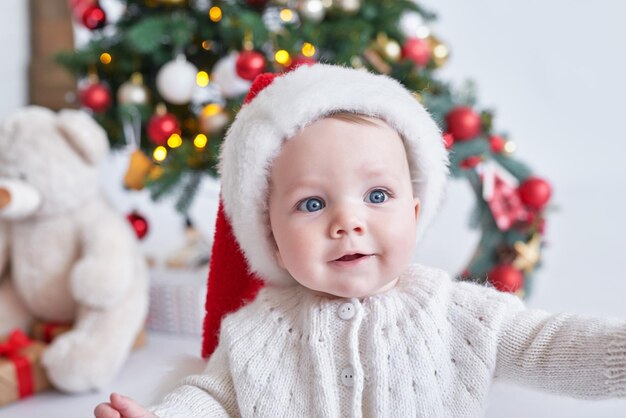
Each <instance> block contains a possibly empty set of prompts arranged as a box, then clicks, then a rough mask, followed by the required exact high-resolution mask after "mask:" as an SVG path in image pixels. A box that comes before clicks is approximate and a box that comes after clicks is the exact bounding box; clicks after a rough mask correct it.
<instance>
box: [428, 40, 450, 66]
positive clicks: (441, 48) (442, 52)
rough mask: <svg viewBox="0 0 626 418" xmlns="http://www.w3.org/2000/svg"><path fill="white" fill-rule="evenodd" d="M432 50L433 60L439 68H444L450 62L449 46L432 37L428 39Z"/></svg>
mask: <svg viewBox="0 0 626 418" xmlns="http://www.w3.org/2000/svg"><path fill="white" fill-rule="evenodd" d="M428 44H429V45H430V50H431V51H433V55H432V59H433V62H434V63H435V65H436V66H437V67H442V66H443V65H445V63H446V62H447V61H448V57H449V56H450V51H449V50H448V47H447V45H445V44H444V43H442V42H441V41H440V40H439V39H438V38H436V37H434V36H430V37H429V38H428Z"/></svg>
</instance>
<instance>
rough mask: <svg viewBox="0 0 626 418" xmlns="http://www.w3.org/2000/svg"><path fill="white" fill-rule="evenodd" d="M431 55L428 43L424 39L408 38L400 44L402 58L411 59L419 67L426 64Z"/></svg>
mask: <svg viewBox="0 0 626 418" xmlns="http://www.w3.org/2000/svg"><path fill="white" fill-rule="evenodd" d="M431 56H432V51H431V49H430V44H429V43H428V42H427V41H425V40H424V39H420V38H409V39H407V40H406V42H405V43H404V45H403V46H402V58H406V59H409V60H411V61H413V62H414V63H415V65H417V66H418V67H420V68H424V67H426V65H428V62H429V61H430V58H431Z"/></svg>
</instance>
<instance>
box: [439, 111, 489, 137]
mask: <svg viewBox="0 0 626 418" xmlns="http://www.w3.org/2000/svg"><path fill="white" fill-rule="evenodd" d="M446 123H447V125H448V132H450V133H451V134H452V135H453V136H454V139H455V140H458V141H465V140H468V139H472V138H475V137H477V136H478V135H480V132H481V130H482V123H481V121H480V115H479V114H478V113H476V112H474V110H473V109H472V108H471V107H467V106H458V107H455V108H454V109H452V110H451V111H450V112H449V113H448V114H447V115H446Z"/></svg>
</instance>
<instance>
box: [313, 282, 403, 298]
mask: <svg viewBox="0 0 626 418" xmlns="http://www.w3.org/2000/svg"><path fill="white" fill-rule="evenodd" d="M397 283H398V279H397V278H395V279H393V280H391V281H389V282H388V283H387V284H385V285H383V286H381V287H378V288H369V287H368V288H353V287H349V288H343V289H332V290H331V289H329V290H326V291H324V290H319V289H309V290H311V291H312V292H314V293H315V294H316V295H318V296H321V297H325V298H328V299H337V298H344V299H362V298H365V297H368V296H374V295H379V294H382V293H385V292H387V291H388V290H390V289H393V288H394V287H395V286H396V284H397Z"/></svg>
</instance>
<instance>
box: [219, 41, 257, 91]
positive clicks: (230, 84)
mask: <svg viewBox="0 0 626 418" xmlns="http://www.w3.org/2000/svg"><path fill="white" fill-rule="evenodd" d="M238 55H239V54H237V53H236V52H233V53H231V54H230V55H227V56H225V57H224V58H222V59H220V60H219V61H217V62H216V63H215V66H214V67H213V72H212V74H211V80H212V82H213V83H215V84H217V85H218V86H219V88H220V90H221V91H222V94H223V95H224V97H227V98H233V97H237V96H240V95H242V94H244V93H246V92H247V91H248V90H250V84H251V83H250V81H248V80H244V79H243V78H241V77H239V76H238V75H237V71H236V70H235V65H236V62H237V56H238Z"/></svg>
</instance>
